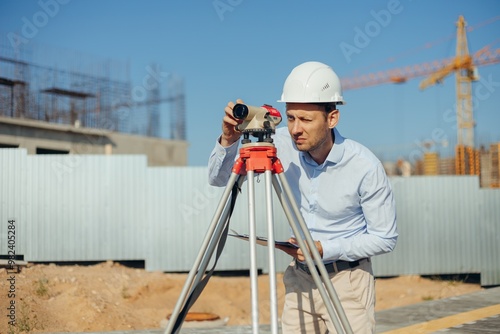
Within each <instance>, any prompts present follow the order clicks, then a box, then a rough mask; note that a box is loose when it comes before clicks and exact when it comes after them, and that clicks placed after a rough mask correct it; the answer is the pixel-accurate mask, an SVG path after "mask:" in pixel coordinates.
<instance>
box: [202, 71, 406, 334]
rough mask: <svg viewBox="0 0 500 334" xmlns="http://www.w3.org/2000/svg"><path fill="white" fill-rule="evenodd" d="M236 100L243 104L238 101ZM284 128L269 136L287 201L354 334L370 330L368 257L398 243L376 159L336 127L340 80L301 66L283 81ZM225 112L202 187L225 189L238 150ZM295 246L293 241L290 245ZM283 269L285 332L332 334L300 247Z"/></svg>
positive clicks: (387, 192)
mask: <svg viewBox="0 0 500 334" xmlns="http://www.w3.org/2000/svg"><path fill="white" fill-rule="evenodd" d="M237 102H238V103H243V101H241V100H238V101H237ZM279 102H285V103H286V118H287V123H288V131H286V129H285V128H279V129H277V130H276V133H275V135H274V136H273V139H274V145H275V146H276V148H277V153H278V157H279V159H280V160H281V162H282V164H283V167H284V169H285V176H286V177H287V180H288V183H289V184H290V186H291V188H292V192H293V196H294V198H295V200H296V202H297V203H298V205H299V207H300V210H301V213H302V215H303V217H304V220H305V222H306V224H307V226H308V230H309V232H310V233H311V236H312V238H313V239H314V240H315V244H316V246H317V248H318V251H319V253H320V255H321V256H322V259H323V262H324V264H325V267H326V268H327V270H328V272H329V275H330V278H331V280H332V283H333V286H334V288H335V291H336V292H337V295H338V296H339V299H340V302H341V304H342V307H343V309H344V311H345V313H346V315H347V318H348V320H349V323H350V325H351V327H352V329H353V331H354V333H356V334H359V333H374V332H375V310H374V307H375V284H374V277H373V272H372V267H371V261H370V258H371V257H372V256H375V255H378V254H383V253H387V252H390V251H392V250H393V249H394V247H395V245H396V240H397V236H398V234H397V228H396V212H395V204H394V199H393V194H392V190H391V186H390V184H389V181H388V179H387V176H386V174H385V171H384V168H383V166H382V164H381V163H380V161H379V160H378V159H377V158H376V157H375V156H374V155H373V154H372V153H371V152H370V151H369V150H368V149H367V148H366V147H364V146H362V145H361V144H359V143H357V142H355V141H353V140H350V139H347V138H344V137H342V136H341V135H340V133H339V131H338V130H337V129H336V126H337V124H338V122H339V115H340V113H339V110H338V109H337V105H342V104H344V100H343V97H342V88H341V85H340V80H339V78H338V76H337V75H336V74H335V72H334V71H333V70H332V69H331V68H330V67H329V66H327V65H325V64H322V63H319V62H306V63H303V64H301V65H299V66H297V67H296V68H294V69H293V70H292V72H291V73H290V75H289V76H288V78H287V79H286V81H285V84H284V87H283V94H282V98H281V100H280V101H279ZM233 106H234V103H233V102H229V103H228V105H227V106H226V108H225V116H224V118H223V123H222V135H221V136H220V137H219V140H218V141H217V143H216V147H215V148H214V150H213V152H212V154H211V156H210V159H209V182H210V184H212V185H217V186H225V185H226V183H227V181H228V178H229V176H230V174H231V168H232V166H233V163H234V160H235V158H236V156H237V153H238V140H239V138H240V135H241V133H240V132H238V131H237V130H236V129H235V126H236V125H237V124H238V123H239V122H241V121H239V120H236V119H235V118H234V117H233V114H232V108H233ZM289 241H290V242H292V243H297V242H296V240H295V238H294V237H292V238H291V239H290V240H289ZM282 250H284V251H286V252H287V253H288V254H290V255H291V256H292V257H294V261H293V262H292V264H290V266H289V267H288V268H287V269H286V272H285V274H284V277H283V282H284V284H285V289H286V297H285V305H284V310H283V314H282V329H283V332H284V333H327V332H329V333H336V331H335V328H334V325H333V323H332V321H331V319H330V317H329V315H328V311H327V309H326V307H325V305H324V303H323V300H322V298H321V296H320V295H319V292H318V290H317V288H316V286H315V283H314V281H313V279H312V276H311V274H310V272H311V270H315V268H308V267H307V265H306V264H305V262H304V261H305V257H304V253H303V252H304V250H301V249H298V250H294V251H290V250H286V249H282Z"/></svg>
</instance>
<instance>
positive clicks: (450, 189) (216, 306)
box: [0, 6, 500, 334]
mask: <svg viewBox="0 0 500 334" xmlns="http://www.w3.org/2000/svg"><path fill="white" fill-rule="evenodd" d="M235 8H236V6H235ZM241 11H243V9H241ZM190 13H191V12H190ZM494 20H500V17H495V19H494ZM453 24H455V26H456V34H455V35H454V37H455V39H454V41H455V42H456V45H455V46H456V48H455V56H454V57H452V58H448V59H443V60H438V61H434V62H427V63H423V64H418V65H409V66H406V67H403V68H396V69H394V70H388V71H380V72H375V73H372V74H361V75H359V76H353V77H343V78H340V79H341V81H342V85H343V89H344V90H345V91H349V90H354V89H369V88H370V87H373V86H376V85H383V84H405V83H406V82H408V81H409V80H414V79H418V78H420V79H422V81H421V85H420V88H421V89H432V86H433V85H437V84H439V83H441V82H442V81H443V80H444V79H445V78H447V77H449V76H454V79H455V85H454V88H455V96H456V110H455V111H456V114H455V115H454V119H456V124H457V132H456V136H457V141H456V146H455V147H454V148H453V151H454V155H453V156H441V155H440V153H439V150H437V149H436V148H437V147H438V146H439V145H441V144H442V143H439V142H437V141H432V140H430V141H425V142H421V143H420V146H419V147H418V150H417V152H418V154H416V155H413V154H412V153H411V152H408V151H402V152H401V154H400V155H401V156H404V157H409V158H408V159H406V158H405V159H403V158H401V159H398V160H396V161H383V159H380V160H382V162H383V164H384V167H385V169H386V172H387V174H388V175H389V179H390V183H391V186H392V188H393V193H394V201H395V203H396V204H395V205H396V210H397V212H398V217H397V220H398V222H397V223H398V233H399V239H398V246H397V248H396V249H395V250H394V251H393V252H390V253H388V254H383V255H381V256H375V257H374V258H373V260H372V261H373V263H374V270H373V275H374V277H376V278H377V280H378V282H377V289H378V290H377V309H376V312H377V313H376V316H377V326H378V328H377V333H420V332H422V326H427V327H428V328H427V327H426V328H427V331H423V332H425V333H431V332H434V331H439V330H445V331H449V332H450V333H466V332H467V333H470V332H478V328H480V327H481V330H483V329H484V328H485V327H487V328H486V329H484V332H485V333H488V330H490V329H491V328H493V331H491V332H494V331H495V330H496V329H497V328H498V321H499V320H498V319H499V318H498V315H499V314H500V304H499V303H498V296H500V288H498V286H500V263H499V262H498V259H497V256H496V255H495V254H499V253H500V242H499V236H500V225H499V223H498V222H499V217H500V206H499V205H498V203H500V189H499V188H500V142H496V141H495V142H491V143H488V145H484V144H483V145H478V144H477V143H478V141H477V138H476V133H475V128H476V121H475V117H474V110H473V106H474V94H472V91H473V90H472V86H473V84H474V82H475V81H477V80H478V75H477V69H478V68H479V67H482V66H489V65H493V66H494V65H495V64H497V63H499V62H500V48H495V43H497V42H493V43H491V44H489V45H486V46H484V47H482V48H481V49H480V50H479V51H477V52H474V53H470V51H469V47H468V40H467V31H468V29H467V23H466V21H465V18H464V17H463V16H460V17H458V18H457V21H456V22H451V23H450V25H452V26H453ZM482 24H488V23H482ZM47 59H51V62H52V63H53V64H54V65H47V64H44V65H42V63H44V62H46V60H47ZM130 66H131V64H130V63H128V62H122V61H119V60H110V59H98V58H95V57H92V56H88V55H82V54H80V53H78V52H75V51H70V52H61V51H60V50H55V49H51V48H49V47H42V46H38V45H36V44H35V43H31V44H28V45H25V46H23V47H21V48H14V47H12V45H11V44H10V43H9V42H8V41H7V39H2V37H0V162H1V172H0V184H1V185H2V186H1V187H0V199H1V201H0V209H1V210H0V214H2V222H3V223H4V224H2V225H1V228H0V236H1V237H2V240H1V241H0V260H3V261H4V262H3V264H5V261H6V260H5V259H9V260H12V259H10V258H9V257H8V256H7V255H6V254H9V249H10V248H9V247H12V245H11V244H10V243H8V242H4V241H5V240H6V237H5V236H7V234H8V233H7V232H8V229H12V228H14V229H16V230H15V232H16V239H15V241H16V242H15V262H14V263H15V265H14V266H11V269H12V268H13V267H15V269H16V270H17V272H15V273H12V274H11V272H8V271H7V269H6V268H7V267H6V266H5V265H4V266H3V268H2V267H0V288H1V291H8V288H9V287H8V283H9V282H8V279H9V277H13V276H12V275H14V276H15V279H16V280H17V281H16V284H17V288H18V299H15V302H17V303H18V304H17V305H19V307H18V313H17V319H18V324H19V323H21V321H23V325H24V326H25V327H24V329H26V330H25V331H23V330H21V329H20V327H17V328H16V329H15V330H16V332H14V331H13V329H12V327H11V326H10V324H9V325H7V321H2V323H0V332H2V333H3V331H5V332H6V331H7V330H10V331H12V333H24V332H51V333H56V332H82V331H85V332H95V333H97V332H100V333H104V332H110V333H111V332H114V333H117V332H116V331H117V330H120V331H123V332H127V333H130V334H135V333H145V332H148V333H155V334H156V333H157V334H160V333H163V328H164V326H165V323H166V322H167V318H168V315H169V314H170V315H171V314H172V312H173V310H174V308H175V301H176V298H177V297H178V296H179V292H180V290H181V288H182V283H183V282H184V281H185V280H186V276H187V275H186V273H188V272H189V271H190V270H192V268H191V266H192V263H193V259H194V258H195V256H196V252H197V251H198V250H199V248H198V246H199V245H202V243H203V242H204V238H205V237H206V234H207V233H205V229H206V226H207V225H208V217H211V216H212V215H213V213H214V208H218V205H220V203H219V202H218V200H219V198H220V197H221V196H222V195H223V191H224V189H222V188H221V187H214V186H210V185H208V184H207V168H206V167H205V166H202V167H199V166H190V165H189V163H188V147H189V138H188V136H187V124H186V114H187V113H189V111H188V110H186V109H187V108H186V94H187V93H186V92H185V83H184V79H183V75H182V73H179V74H176V73H171V72H167V71H165V70H164V69H163V68H162V66H161V65H158V64H155V63H152V64H151V65H149V66H147V67H146V69H145V72H146V76H145V77H144V80H143V81H142V82H141V83H139V84H137V85H135V84H133V83H132V79H131V75H130V71H131V70H130ZM448 88H449V89H452V88H450V87H448ZM495 112H496V111H495ZM208 153H209V152H207V155H208ZM258 183H261V184H258ZM262 183H264V182H259V179H257V185H256V190H255V191H256V193H257V195H259V194H260V195H262V194H263V193H264V190H265V189H263V187H264V185H263V184H262ZM241 188H242V189H239V190H240V191H241V195H240V198H239V200H241V201H242V202H243V203H244V202H250V199H249V198H250V192H249V193H247V190H248V189H246V188H248V187H247V185H246V184H243V185H242V187H241ZM256 197H257V200H256V201H255V203H252V204H255V213H254V214H255V219H256V220H257V221H258V222H265V221H266V220H267V219H268V215H267V213H268V212H266V210H265V209H266V205H267V204H268V203H266V202H265V198H264V196H256ZM271 202H276V203H277V202H278V198H274V197H273V198H272V201H271ZM251 207H254V206H253V205H251ZM231 218H232V221H231V228H232V229H235V230H237V231H241V232H243V233H244V232H245V231H247V230H248V219H249V211H248V207H246V206H244V205H243V206H241V205H240V206H235V207H234V212H232V213H231ZM273 219H274V221H275V222H276V224H275V225H274V226H273V228H274V233H275V236H276V237H275V238H276V240H287V238H289V236H290V229H289V226H288V225H287V224H285V223H284V222H286V221H287V220H288V216H287V215H286V212H284V211H281V210H279V209H278V210H276V211H275V212H273ZM6 222H8V223H6ZM11 227H12V228H11ZM256 233H257V235H266V234H267V233H269V230H266V226H265V224H259V225H258V226H257V227H256ZM247 245H248V244H247V243H245V242H242V241H241V240H238V239H237V238H228V240H227V243H226V244H225V245H224V246H225V249H224V253H221V254H219V255H221V257H220V259H219V258H217V259H216V260H215V262H216V263H215V264H216V265H217V274H220V275H214V276H215V277H213V279H212V281H211V284H212V283H213V284H212V285H207V289H206V290H205V291H204V294H203V295H201V296H200V300H199V301H197V302H196V304H195V305H194V307H193V314H195V313H196V312H199V313H200V314H203V315H207V314H208V315H212V314H215V315H216V316H217V318H215V319H216V320H217V321H218V325H217V326H219V325H220V326H221V327H215V329H214V328H213V326H216V325H213V324H210V323H203V324H202V325H200V327H199V328H195V329H193V330H192V331H191V330H190V329H189V327H188V326H189V325H190V324H187V326H186V327H184V328H183V329H182V333H187V334H188V333H205V332H206V333H236V332H237V333H247V332H248V333H250V328H249V327H248V324H249V316H250V310H249V307H250V306H251V305H250V302H249V298H248V296H247V293H246V292H250V290H252V289H254V287H249V286H248V280H247V278H248V277H247V276H248V272H249V270H248V269H249V267H250V265H252V264H253V263H250V262H251V258H252V257H251V254H250V252H251V250H249V249H248V247H247ZM214 249H215V247H214ZM217 251H218V252H219V249H217ZM221 251H222V249H221ZM255 256H256V261H255V262H256V263H255V264H256V268H255V269H256V271H258V273H259V285H261V284H262V288H261V294H262V296H259V298H262V299H263V302H262V304H261V305H264V306H263V307H262V308H265V307H267V306H269V301H268V300H267V298H268V295H269V286H268V282H267V281H264V280H265V279H267V278H268V277H267V276H268V274H269V268H270V266H276V268H278V269H277V271H278V277H279V278H282V277H283V272H284V270H286V268H287V267H288V266H289V264H290V256H289V255H288V254H285V253H283V252H278V253H277V254H276V257H275V258H270V257H269V256H268V254H267V253H266V249H265V248H264V247H260V248H258V249H257V250H256V254H255ZM12 261H13V260H12ZM215 264H214V267H213V269H212V271H213V270H215ZM202 272H204V270H200V271H199V273H202ZM235 273H236V274H235ZM444 277H453V278H454V279H455V278H458V280H455V281H451V283H450V282H449V281H446V280H445V279H444ZM261 281H262V282H261ZM262 291H263V292H262ZM242 292H244V293H242ZM278 295H279V299H278V303H279V305H280V308H281V307H282V305H283V303H284V296H285V290H284V286H283V285H282V284H280V285H279V290H278ZM9 298H10V297H9ZM11 300H14V299H13V298H11V299H10V300H7V298H0V307H1V308H2V309H3V310H7V309H8V307H9V303H12V301H11ZM47 305H48V306H47ZM68 310H71V311H68ZM218 315H220V317H218ZM263 317H264V318H263V322H264V325H261V331H262V332H264V333H267V332H269V326H268V325H267V323H269V322H270V316H269V314H264V316H263ZM4 318H5V317H4ZM476 320H484V321H483V322H482V323H479V325H478V326H476V324H475V321H476ZM473 321H474V322H473ZM196 325H197V324H196ZM196 325H195V326H196ZM2 326H3V327H2ZM203 326H206V328H204V327H203ZM419 326H420V327H419ZM453 326H463V328H464V329H463V330H464V331H463V332H461V331H460V330H461V329H458V330H457V331H454V330H455V329H456V328H453ZM466 330H469V331H466Z"/></svg>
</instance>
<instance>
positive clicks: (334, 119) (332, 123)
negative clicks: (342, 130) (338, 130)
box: [327, 109, 340, 129]
mask: <svg viewBox="0 0 500 334" xmlns="http://www.w3.org/2000/svg"><path fill="white" fill-rule="evenodd" d="M339 118H340V112H339V111H338V109H335V110H332V111H330V112H329V113H328V115H327V122H328V127H329V128H330V129H333V128H334V127H336V126H337V123H338V122H339Z"/></svg>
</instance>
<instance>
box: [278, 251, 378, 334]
mask: <svg viewBox="0 0 500 334" xmlns="http://www.w3.org/2000/svg"><path fill="white" fill-rule="evenodd" d="M330 280H331V281H332V283H333V287H334V289H335V292H336V293H337V295H338V297H339V299H340V303H341V305H342V307H343V309H344V311H345V313H346V316H347V319H348V320H349V323H350V325H351V328H352V330H353V332H354V333H355V334H365V333H367V334H368V333H375V280H374V277H373V272H372V266H371V261H369V260H363V261H362V262H361V263H360V265H359V266H358V267H356V268H352V269H347V270H343V271H341V272H338V273H336V274H335V273H332V274H330ZM283 283H284V285H285V291H286V296H285V305H284V309H283V314H282V317H281V321H282V330H283V333H284V334H289V333H301V334H306V333H307V334H309V333H321V334H323V333H330V334H333V333H337V331H336V330H335V326H334V324H333V323H332V321H331V319H330V316H329V315H328V310H327V308H326V307H325V305H324V303H323V299H322V298H321V295H320V294H319V291H318V289H317V288H316V285H315V284H314V280H313V278H312V276H311V275H309V274H307V273H306V272H304V271H303V270H301V269H299V268H296V267H295V262H292V263H291V264H290V266H289V267H288V268H287V270H286V271H285V274H284V276H283ZM339 322H340V320H339Z"/></svg>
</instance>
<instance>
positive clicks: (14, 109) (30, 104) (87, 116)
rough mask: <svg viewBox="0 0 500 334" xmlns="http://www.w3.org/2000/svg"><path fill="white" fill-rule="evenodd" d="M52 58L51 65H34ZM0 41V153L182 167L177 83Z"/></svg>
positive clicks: (158, 72) (154, 70) (157, 72)
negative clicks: (139, 157)
mask: <svg viewBox="0 0 500 334" xmlns="http://www.w3.org/2000/svg"><path fill="white" fill-rule="evenodd" d="M47 58H50V59H53V61H54V62H55V63H57V64H58V66H55V67H50V66H46V65H45V66H44V65H39V63H38V61H44V60H45V61H47ZM129 67H130V64H128V63H124V62H121V61H117V60H109V59H107V60H106V59H96V57H89V56H86V55H82V54H80V53H78V52H75V51H72V52H61V51H60V50H57V49H53V48H49V47H40V46H31V45H28V46H26V47H22V48H17V49H15V48H13V47H12V45H11V44H10V43H9V42H8V40H7V39H6V38H4V39H0V129H1V130H0V147H3V148H9V147H11V148H15V147H19V148H26V149H27V150H28V153H29V154H107V155H109V154H144V155H146V156H147V157H148V163H149V165H151V166H186V165H187V142H186V124H185V117H186V116H185V115H186V110H185V96H184V83H183V79H182V77H181V76H179V75H176V74H168V75H167V74H165V73H166V72H163V71H162V69H161V67H160V66H159V65H157V64H152V65H150V66H148V67H147V69H146V70H147V72H148V73H147V76H146V77H145V78H144V80H143V83H142V84H141V85H136V86H134V85H132V83H131V80H130V78H129V75H128V73H129V72H130V68H129Z"/></svg>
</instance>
